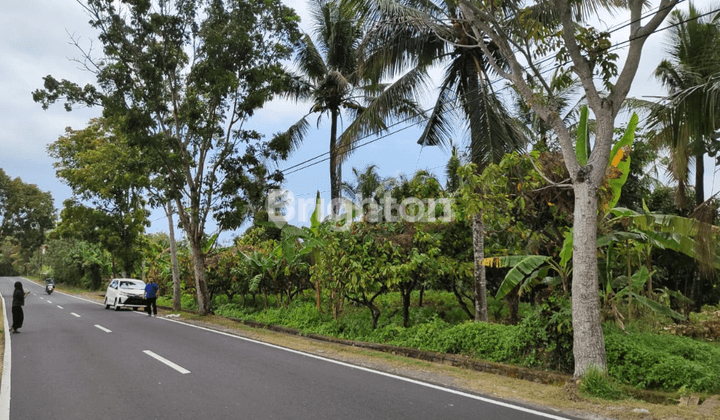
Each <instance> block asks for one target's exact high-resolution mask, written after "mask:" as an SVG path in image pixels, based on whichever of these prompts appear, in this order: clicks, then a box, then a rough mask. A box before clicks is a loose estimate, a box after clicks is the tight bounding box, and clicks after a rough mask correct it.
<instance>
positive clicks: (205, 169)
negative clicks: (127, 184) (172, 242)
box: [33, 0, 298, 314]
mask: <svg viewBox="0 0 720 420" xmlns="http://www.w3.org/2000/svg"><path fill="white" fill-rule="evenodd" d="M84 7H85V9H86V11H87V13H88V15H89V16H90V23H91V25H92V26H93V27H94V28H96V29H97V30H98V31H99V38H100V41H101V43H102V46H103V57H100V58H95V57H91V56H90V55H89V54H85V59H86V63H87V67H88V68H89V69H91V70H92V71H94V73H95V76H96V78H97V84H96V85H87V86H84V87H81V86H78V85H77V84H75V83H72V82H70V81H67V80H57V79H55V78H54V77H52V76H47V77H45V84H44V89H43V90H38V91H36V92H34V93H33V97H34V99H35V100H36V101H38V102H40V103H42V105H43V107H45V108H47V107H48V106H49V105H50V104H51V103H54V102H56V101H58V100H61V99H64V100H65V106H66V108H67V109H68V110H70V109H71V108H72V106H73V105H75V104H82V105H100V106H102V107H103V115H104V116H105V117H106V118H111V119H113V121H117V122H118V124H119V127H118V129H119V131H121V132H122V133H123V134H124V135H126V136H127V137H128V141H129V142H130V144H132V145H135V146H137V147H139V148H141V150H142V151H143V153H146V154H147V155H148V158H149V160H150V161H151V162H153V168H156V172H157V173H158V174H159V175H160V176H162V177H163V179H164V181H165V184H164V185H163V188H164V189H165V191H166V194H164V195H163V197H164V199H171V200H173V201H174V202H175V208H176V210H177V212H178V216H179V219H180V225H181V227H182V228H183V230H185V232H186V234H187V238H188V241H189V243H190V248H191V252H192V256H193V264H194V277H195V288H196V292H197V300H198V306H199V310H200V312H201V313H202V314H207V313H209V311H210V310H211V304H212V302H211V301H210V300H209V296H208V290H207V284H206V279H205V257H206V252H207V250H206V249H205V248H204V246H203V245H204V244H205V241H206V239H207V234H206V232H205V229H206V223H207V221H208V217H209V216H210V214H211V213H212V212H213V210H215V211H218V210H219V209H217V208H214V205H215V204H217V202H216V199H217V198H218V195H219V194H220V191H221V190H222V183H223V180H225V179H228V180H233V175H234V174H235V173H244V170H252V167H253V166H255V165H256V164H257V163H259V162H262V161H263V160H265V159H266V157H267V159H277V158H281V157H283V156H284V154H285V153H286V152H287V148H285V149H282V148H280V146H283V145H282V144H279V143H275V144H274V146H277V147H279V148H280V149H275V150H274V152H273V151H271V150H269V149H268V148H267V147H266V145H265V144H264V143H263V142H262V140H261V136H260V135H259V134H258V133H257V132H254V131H252V130H247V129H245V127H244V123H246V122H247V121H248V120H249V119H250V118H251V117H252V115H253V113H254V111H255V110H257V109H258V108H261V107H262V106H263V105H264V104H265V103H266V102H267V101H268V100H270V99H271V98H272V97H273V95H274V94H276V93H278V92H280V91H282V90H285V89H286V87H287V86H286V83H285V81H286V80H287V78H286V77H285V71H284V69H283V67H282V61H283V60H285V59H287V58H289V56H290V54H291V52H292V44H293V42H295V41H296V40H297V38H298V32H297V22H298V17H297V16H296V15H295V13H294V12H293V11H292V9H289V8H287V7H285V6H283V5H282V4H281V3H280V2H279V1H277V0H270V1H264V2H237V1H232V0H200V1H191V2H187V1H184V0H158V1H157V2H149V1H129V0H124V1H120V2H117V1H113V0H87V1H86V2H85V3H84ZM238 156H244V157H247V158H246V159H243V158H240V159H237V160H236V161H235V162H234V163H238V165H231V166H230V169H228V166H227V165H228V163H229V161H228V159H229V158H231V157H238ZM239 169H242V170H243V172H240V171H239ZM226 191H227V190H226ZM231 194H232V196H233V197H242V196H243V195H244V192H243V191H238V190H234V191H232V193H231ZM228 200H230V201H232V199H228ZM224 202H225V203H226V202H227V200H226V201H224ZM226 210H227V209H226ZM239 222H240V221H239V220H238V219H236V218H235V219H231V220H230V221H229V222H228V223H224V224H223V226H221V228H222V229H227V228H232V227H236V226H237V225H238V224H239Z"/></svg>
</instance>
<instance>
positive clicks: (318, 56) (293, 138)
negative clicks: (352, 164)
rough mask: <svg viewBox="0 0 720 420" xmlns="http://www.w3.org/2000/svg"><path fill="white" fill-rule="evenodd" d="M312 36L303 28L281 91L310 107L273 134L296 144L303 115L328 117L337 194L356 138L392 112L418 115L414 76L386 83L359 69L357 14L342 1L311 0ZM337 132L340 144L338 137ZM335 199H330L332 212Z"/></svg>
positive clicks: (376, 128)
mask: <svg viewBox="0 0 720 420" xmlns="http://www.w3.org/2000/svg"><path fill="white" fill-rule="evenodd" d="M309 3H310V8H311V12H312V19H313V22H314V35H315V38H314V39H313V37H311V36H310V35H309V34H305V35H304V36H303V37H302V39H301V41H300V42H299V45H298V52H297V55H296V60H295V62H296V64H297V66H298V72H297V73H296V74H294V75H293V76H292V77H291V81H290V88H289V89H288V91H287V92H286V96H287V97H289V98H291V99H295V100H309V101H311V103H312V106H311V108H310V111H309V112H308V114H307V115H305V116H303V118H301V119H300V120H299V121H298V122H297V123H295V124H293V125H292V126H291V127H290V128H289V129H288V130H286V131H285V132H283V133H280V134H277V135H276V138H277V139H279V140H282V141H285V142H287V144H288V145H289V148H290V150H293V149H295V148H297V147H298V146H299V145H300V143H302V141H303V140H304V139H305V137H306V136H307V134H308V131H309V123H308V117H309V116H310V115H311V114H315V113H317V114H320V116H319V117H318V124H319V123H320V119H321V117H322V116H323V115H328V116H329V118H330V148H329V150H330V158H329V160H330V190H331V191H330V194H331V198H332V199H333V200H337V199H339V198H340V193H341V188H342V173H341V164H342V160H343V159H344V158H345V157H346V156H347V155H348V154H349V153H351V152H352V150H353V149H354V146H355V143H356V142H357V141H358V140H359V139H360V138H362V137H363V136H365V135H369V134H375V133H378V132H381V131H383V130H386V129H387V127H388V126H387V125H386V124H387V123H388V122H389V121H393V119H395V118H399V119H408V118H409V119H412V118H418V117H422V115H423V114H422V111H421V110H420V108H419V107H418V106H417V105H416V104H415V102H414V101H413V99H412V98H413V96H414V95H415V94H416V92H415V91H414V90H413V89H415V87H416V85H415V84H414V83H412V81H413V79H414V78H415V77H416V76H414V75H412V74H411V75H406V76H405V77H404V78H400V79H399V80H397V81H396V82H394V83H393V84H391V85H386V84H381V83H379V81H378V80H375V81H371V80H369V79H367V78H366V77H363V75H362V74H361V73H360V72H359V69H358V66H357V48H358V45H359V43H360V40H361V39H362V35H363V31H362V19H361V17H358V15H356V14H355V13H354V11H353V10H352V9H351V8H350V7H348V6H347V5H346V4H345V3H343V2H342V1H339V0H338V1H328V0H311V1H310V2H309ZM343 112H346V113H347V114H349V116H350V117H351V118H350V119H351V121H352V122H351V124H350V125H349V126H348V127H347V128H346V130H345V131H344V132H343V133H342V134H341V133H340V128H339V127H338V125H339V123H340V119H341V117H342V115H343ZM340 136H342V144H341V145H339V144H338V141H339V139H340ZM338 211H339V203H338V202H337V201H336V202H335V204H334V205H333V212H334V213H335V214H337V212H338Z"/></svg>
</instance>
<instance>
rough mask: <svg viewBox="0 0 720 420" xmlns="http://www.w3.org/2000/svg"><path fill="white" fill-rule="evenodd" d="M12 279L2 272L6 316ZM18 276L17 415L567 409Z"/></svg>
mask: <svg viewBox="0 0 720 420" xmlns="http://www.w3.org/2000/svg"><path fill="white" fill-rule="evenodd" d="M17 280H21V279H19V278H10V277H1V278H0V293H1V294H2V296H3V298H4V299H5V308H6V311H5V316H6V317H7V320H8V322H11V320H12V315H11V313H10V310H9V308H10V305H11V301H12V291H13V284H14V282H15V281H17ZM21 281H22V282H23V287H24V288H25V290H30V291H31V294H30V295H29V296H28V297H27V298H26V300H25V307H24V311H25V323H24V325H23V328H22V329H21V330H20V331H21V333H20V334H9V333H8V332H6V335H5V337H6V345H10V349H11V369H10V374H11V380H10V404H9V408H10V411H9V418H10V419H13V420H24V419H28V420H39V419H44V420H51V419H58V420H74V419H127V418H143V419H292V420H296V419H298V420H300V419H313V420H321V419H358V420H360V419H363V420H366V419H413V420H422V419H453V420H457V419H493V420H494V419H508V420H519V419H547V418H551V419H561V418H565V417H561V416H557V415H553V414H544V413H540V412H537V411H536V410H534V409H528V408H524V407H519V406H516V405H514V404H512V403H503V402H499V401H493V400H489V399H487V398H484V397H480V396H474V395H469V394H464V393H462V392H458V391H454V390H450V389H446V388H441V387H436V386H432V385H428V384H422V383H419V382H416V381H412V380H407V379H403V378H398V377H394V376H392V375H388V374H384V373H379V372H375V371H371V370H368V369H364V368H360V367H354V366H350V365H346V364H343V363H339V362H334V361H330V360H326V359H323V358H321V357H318V356H315V355H310V354H305V353H300V352H297V351H293V350H288V349H283V348H279V347H276V346H272V345H267V344H263V343H259V342H255V341H252V340H247V339H243V338H238V337H236V336H233V335H229V334H225V333H221V332H216V331H212V330H209V329H204V328H199V327H195V326H190V325H187V324H183V323H180V322H174V321H171V320H169V319H165V318H155V317H148V316H147V315H146V314H145V313H143V312H134V311H131V310H124V311H120V312H115V311H112V310H105V309H104V307H103V306H102V305H98V304H96V303H93V302H89V301H85V300H82V299H79V298H77V297H73V296H69V295H65V294H62V293H59V292H56V293H53V294H52V295H47V294H46V293H45V291H44V289H43V287H42V286H39V285H37V284H34V283H32V282H29V281H27V280H21ZM6 363H7V362H6ZM0 398H2V396H0ZM5 398H7V396H5ZM3 414H5V416H7V413H0V418H2V417H3Z"/></svg>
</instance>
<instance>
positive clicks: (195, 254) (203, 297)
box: [188, 235, 212, 315]
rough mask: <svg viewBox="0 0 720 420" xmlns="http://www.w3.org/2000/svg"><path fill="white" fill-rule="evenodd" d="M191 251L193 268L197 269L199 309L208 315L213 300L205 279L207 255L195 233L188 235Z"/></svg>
mask: <svg viewBox="0 0 720 420" xmlns="http://www.w3.org/2000/svg"><path fill="white" fill-rule="evenodd" d="M188 237H189V239H190V251H191V252H192V258H193V268H194V271H195V290H196V291H197V300H198V310H199V311H200V315H208V314H209V313H210V309H211V306H212V302H210V299H209V297H208V290H207V282H206V280H205V255H203V253H202V247H201V245H200V239H199V238H197V237H195V235H188Z"/></svg>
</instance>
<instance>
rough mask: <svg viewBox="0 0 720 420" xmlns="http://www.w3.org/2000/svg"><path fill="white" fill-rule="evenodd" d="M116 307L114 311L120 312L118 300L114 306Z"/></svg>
mask: <svg viewBox="0 0 720 420" xmlns="http://www.w3.org/2000/svg"><path fill="white" fill-rule="evenodd" d="M114 306H115V307H114V308H113V309H115V310H116V311H119V310H120V307H119V306H118V299H117V298H115V305H114Z"/></svg>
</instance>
